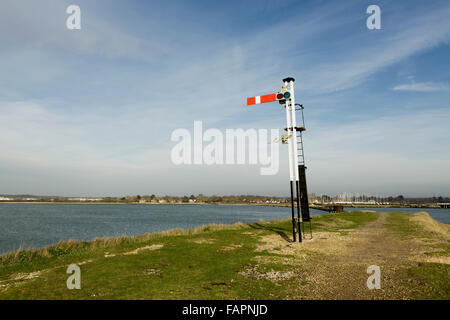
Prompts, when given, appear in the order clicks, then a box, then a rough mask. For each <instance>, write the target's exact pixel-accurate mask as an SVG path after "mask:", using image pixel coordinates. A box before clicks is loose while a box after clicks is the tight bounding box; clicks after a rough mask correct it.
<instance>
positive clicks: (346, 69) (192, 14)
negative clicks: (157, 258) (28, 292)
mask: <svg viewBox="0 0 450 320" xmlns="http://www.w3.org/2000/svg"><path fill="white" fill-rule="evenodd" d="M70 4H76V5H79V6H80V8H81V23H82V29H81V30H68V29H67V28H66V26H65V21H66V19H67V17H68V15H67V14H66V8H67V7H68V6H69V5H70ZM371 4H377V5H379V6H380V8H381V26H382V29H381V30H368V29H367V27H366V19H367V17H368V14H366V8H367V7H368V6H369V5H371ZM0 43H1V45H0V143H1V145H2V146H3V147H2V151H1V153H0V193H8V194H10V193H32V194H57V195H66V196H75V195H89V196H105V195H123V194H152V193H155V194H159V195H164V194H174V195H183V194H191V193H194V194H198V193H204V194H247V193H256V194H273V195H287V194H288V172H287V169H286V161H285V160H286V154H285V153H286V152H287V150H286V147H285V146H283V147H282V148H281V149H280V153H281V158H282V159H281V161H282V162H281V168H280V171H279V173H278V174H277V175H274V176H260V175H259V166H255V165H253V166H252V165H223V166H198V165H197V166H187V165H182V166H175V165H173V164H172V163H171V161H170V150H171V148H172V147H173V146H174V142H172V141H171V140H170V135H171V132H172V131H173V130H175V129H177V128H187V129H192V127H193V121H194V120H202V121H203V124H204V127H205V128H219V129H221V130H224V129H226V128H281V127H283V126H284V124H285V119H284V111H283V110H282V109H281V108H280V106H279V105H278V104H266V105H261V106H258V107H255V108H247V107H245V98H246V97H247V96H252V95H258V94H265V93H271V92H274V91H275V90H277V89H278V88H279V86H280V85H281V79H282V78H284V77H286V76H293V77H295V78H296V98H297V102H301V103H303V104H304V105H305V108H306V109H305V117H306V124H307V128H308V131H307V132H306V133H305V148H306V161H307V165H308V183H309V191H310V192H315V193H319V194H336V193H341V192H359V193H370V194H378V195H389V194H404V195H410V196H418V195H424V196H428V195H443V196H445V195H446V196H450V148H448V143H449V140H450V130H449V126H450V102H449V101H450V68H449V66H450V62H449V61H450V59H449V57H450V4H449V2H448V1H433V2H432V3H430V2H427V1H360V0H358V1H349V0H346V1H339V2H338V1H126V2H125V1H95V2H94V1H80V0H77V1H74V0H72V1H50V0H48V1H39V2H35V1H21V0H20V1H17V0H15V1H12V0H7V1H2V2H1V4H0Z"/></svg>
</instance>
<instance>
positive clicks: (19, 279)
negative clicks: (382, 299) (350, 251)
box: [0, 211, 448, 299]
mask: <svg viewBox="0 0 450 320" xmlns="http://www.w3.org/2000/svg"><path fill="white" fill-rule="evenodd" d="M379 215H380V214H379V213H376V212H364V213H363V212H355V211H352V212H342V213H338V214H326V215H321V216H315V217H313V223H312V227H313V232H318V231H321V232H333V233H340V234H341V235H345V234H346V232H348V231H350V230H352V229H355V228H358V227H361V226H364V225H366V224H367V223H370V222H373V221H375V220H377V219H378V218H379ZM392 219H393V220H392ZM392 219H391V220H390V225H391V228H394V229H395V230H397V229H398V230H400V231H401V230H409V227H407V228H406V227H405V225H403V224H404V221H405V220H404V219H403V217H401V216H398V215H393V216H392ZM398 223H400V224H402V225H401V226H398V225H397V224H398ZM291 228H292V224H291V221H290V219H284V220H277V221H271V222H264V221H260V222H258V223H254V224H248V225H247V224H242V223H237V224H234V225H209V226H202V227H199V228H195V229H189V230H181V229H175V230H169V231H165V232H160V233H152V234H144V235H140V236H136V237H124V236H123V237H119V238H101V239H94V240H93V241H81V242H78V241H75V240H70V241H61V242H59V243H57V244H55V245H53V246H50V247H47V248H42V249H35V250H25V249H21V250H18V251H16V252H12V253H9V254H6V255H2V256H0V299H293V298H295V299H299V298H302V295H303V294H304V293H303V292H302V287H303V286H306V285H308V283H309V282H308V281H309V280H308V279H299V278H295V277H294V278H292V277H291V275H292V270H293V269H292V268H293V266H292V265H290V264H288V263H280V261H281V260H280V259H283V258H286V259H292V258H295V257H293V256H292V255H289V254H285V253H283V250H282V249H283V246H285V244H284V245H282V246H281V245H280V247H279V250H275V251H270V252H269V251H267V250H262V251H261V250H257V249H258V246H259V245H260V244H261V238H262V237H263V236H267V235H273V234H278V235H280V236H281V237H282V238H284V239H286V240H289V239H291V237H292V231H291ZM405 228H406V229H405ZM394 229H392V230H394ZM306 230H308V227H307V228H306ZM402 232H403V231H402ZM405 232H406V231H405ZM408 232H409V231H408ZM408 232H406V233H408ZM285 243H286V244H288V243H289V242H288V241H286V242H285ZM137 249H138V251H136V250H137ZM278 251H279V252H278ZM133 252H134V253H133ZM306 253H307V252H306ZM262 258H264V261H265V262H261V259H262ZM72 263H75V264H78V265H79V266H80V268H81V290H68V289H67V287H66V280H67V278H68V276H69V275H68V274H67V273H66V269H67V266H68V265H69V264H72ZM296 268H300V267H299V266H298V265H297V266H296ZM427 268H428V269H427ZM430 268H437V269H433V270H437V271H436V277H435V278H433V277H432V278H429V277H427V270H431V269H430ZM297 271H299V270H296V272H297ZM304 271H305V272H307V271H308V270H304ZM445 271H447V272H448V269H445V268H444V267H435V266H429V265H423V266H420V267H418V268H417V269H414V270H411V275H413V276H414V277H418V278H420V279H421V281H424V282H426V283H428V284H432V285H435V283H438V284H439V285H441V284H440V280H439V279H442V277H444V278H445V275H444V273H445ZM433 272H434V271H433ZM274 279H275V280H274ZM442 286H443V287H442V288H441V287H439V288H440V289H438V293H436V295H437V296H440V297H441V296H442V295H440V293H439V292H442V291H443V290H445V289H446V287H445V285H442ZM436 288H437V287H436ZM447 288H448V287H447ZM430 294H432V296H434V295H435V293H434V291H433V292H431V293H430Z"/></svg>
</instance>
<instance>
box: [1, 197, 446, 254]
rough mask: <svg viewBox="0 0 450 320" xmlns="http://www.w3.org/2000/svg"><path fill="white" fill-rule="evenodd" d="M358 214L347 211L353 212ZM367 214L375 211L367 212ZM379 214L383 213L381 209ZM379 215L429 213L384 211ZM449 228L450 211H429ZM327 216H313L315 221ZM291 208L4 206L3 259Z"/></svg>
mask: <svg viewBox="0 0 450 320" xmlns="http://www.w3.org/2000/svg"><path fill="white" fill-rule="evenodd" d="M352 209H355V210H356V208H346V210H352ZM367 209H368V210H374V209H370V208H367ZM376 210H378V209H376ZM378 211H408V212H418V211H424V210H420V209H395V208H394V209H392V208H389V209H385V208H383V209H380V210H378ZM425 211H427V212H429V213H430V215H431V216H433V217H434V218H435V219H436V220H439V221H441V222H445V223H450V210H449V209H427V210H425ZM323 213H324V212H323V211H318V210H314V209H312V210H311V214H312V215H318V214H323ZM290 216H291V213H290V208H288V207H269V206H238V205H132V204H131V205H126V204H7V203H2V204H0V254H2V253H6V252H9V251H13V250H16V249H18V248H19V247H23V248H40V247H45V246H48V245H51V244H54V243H56V242H58V241H60V240H69V239H76V240H91V239H93V238H95V237H118V236H121V235H127V236H132V235H138V234H143V233H147V232H158V231H164V230H169V229H174V228H182V229H187V228H194V227H198V226H201V225H205V224H211V223H217V224H233V223H235V222H238V221H241V222H244V223H251V222H256V221H258V220H261V219H262V220H274V219H283V218H289V217H290Z"/></svg>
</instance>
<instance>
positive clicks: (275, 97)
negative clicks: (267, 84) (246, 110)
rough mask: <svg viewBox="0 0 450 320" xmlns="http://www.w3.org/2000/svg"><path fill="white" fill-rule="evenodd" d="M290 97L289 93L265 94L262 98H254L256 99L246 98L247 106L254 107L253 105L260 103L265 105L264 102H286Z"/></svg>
mask: <svg viewBox="0 0 450 320" xmlns="http://www.w3.org/2000/svg"><path fill="white" fill-rule="evenodd" d="M290 96H291V94H290V92H289V91H286V92H278V93H271V94H265V95H263V96H256V97H251V98H247V105H248V106H251V105H254V104H260V103H265V102H274V101H280V100H286V99H289V98H290Z"/></svg>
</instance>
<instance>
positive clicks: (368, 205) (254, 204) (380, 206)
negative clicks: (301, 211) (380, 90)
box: [0, 201, 445, 210]
mask: <svg viewBox="0 0 450 320" xmlns="http://www.w3.org/2000/svg"><path fill="white" fill-rule="evenodd" d="M1 204H81V205H102V204H103V205H106V204H108V205H112V204H117V205H200V206H264V207H290V203H245V202H244V203H206V202H198V203H191V202H183V203H180V202H175V203H151V202H145V203H138V202H104V201H95V202H94V201H86V202H80V201H67V202H59V201H58V202H56V201H55V202H53V201H0V205H1ZM338 205H340V206H343V207H344V208H411V209H445V208H442V207H439V206H426V205H424V206H407V205H373V204H372V205H371V204H361V205H359V204H358V205H348V204H338ZM322 206H323V205H322ZM325 206H326V205H325ZM310 208H311V209H318V210H320V209H319V208H317V207H315V206H314V205H312V206H310Z"/></svg>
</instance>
